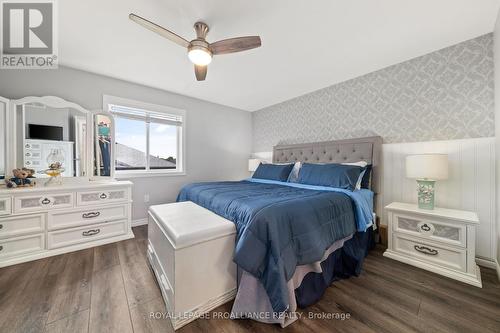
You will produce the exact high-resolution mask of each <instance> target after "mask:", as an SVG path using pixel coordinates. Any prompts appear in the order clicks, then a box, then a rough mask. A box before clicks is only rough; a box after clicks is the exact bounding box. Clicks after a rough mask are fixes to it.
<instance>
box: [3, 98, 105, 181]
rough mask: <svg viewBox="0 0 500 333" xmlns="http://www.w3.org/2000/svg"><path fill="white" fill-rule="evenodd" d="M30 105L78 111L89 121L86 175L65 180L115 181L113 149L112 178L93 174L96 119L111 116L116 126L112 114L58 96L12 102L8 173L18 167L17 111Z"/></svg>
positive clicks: (8, 137) (8, 125) (7, 155)
mask: <svg viewBox="0 0 500 333" xmlns="http://www.w3.org/2000/svg"><path fill="white" fill-rule="evenodd" d="M28 103H38V104H43V105H46V106H48V107H51V108H72V109H76V110H78V111H80V112H82V114H84V115H85V117H86V119H87V124H89V125H88V126H89V127H88V130H87V135H86V138H85V140H86V143H87V145H86V155H87V156H89V158H88V160H87V163H85V175H84V176H75V177H65V179H71V178H73V179H94V178H98V179H114V149H112V158H113V159H112V160H111V167H112V170H111V176H110V177H107V176H94V174H93V170H94V169H93V166H94V131H95V126H94V119H95V115H96V114H105V115H106V116H109V117H110V119H112V121H113V125H114V119H113V115H112V114H111V113H106V112H103V111H101V110H98V111H89V110H87V109H85V108H84V107H82V106H81V105H78V104H76V103H73V102H69V101H67V100H64V99H62V98H60V97H57V96H42V97H38V96H28V97H24V98H21V99H17V100H10V106H9V112H8V114H9V116H8V120H7V129H8V130H7V133H6V137H7V139H8V140H9V141H10V142H11V143H10V144H7V145H6V146H7V147H6V148H7V152H6V159H7V160H6V163H5V164H6V166H5V169H6V173H7V172H11V170H13V169H15V168H16V167H18V166H17V165H16V164H17V148H16V147H17V144H18V142H17V141H18V138H17V133H16V131H17V126H16V125H17V124H16V118H17V117H16V116H15V115H16V111H17V107H18V106H20V105H24V104H28ZM112 138H113V140H114V126H113V128H112ZM113 143H114V141H113ZM22 144H24V138H23V143H22Z"/></svg>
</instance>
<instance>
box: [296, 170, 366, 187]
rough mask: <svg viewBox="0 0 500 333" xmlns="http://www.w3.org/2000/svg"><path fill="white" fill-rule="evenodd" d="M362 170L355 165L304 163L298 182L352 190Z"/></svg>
mask: <svg viewBox="0 0 500 333" xmlns="http://www.w3.org/2000/svg"><path fill="white" fill-rule="evenodd" d="M363 170H364V168H362V167H359V166H355V165H343V164H336V163H332V164H311V163H304V164H303V165H302V168H301V169H300V173H299V183H301V184H308V185H318V186H329V187H338V188H343V189H346V190H351V191H353V190H354V189H355V188H356V183H357V181H358V178H359V175H360V174H361V172H362V171H363Z"/></svg>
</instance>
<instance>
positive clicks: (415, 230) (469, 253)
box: [384, 202, 482, 287]
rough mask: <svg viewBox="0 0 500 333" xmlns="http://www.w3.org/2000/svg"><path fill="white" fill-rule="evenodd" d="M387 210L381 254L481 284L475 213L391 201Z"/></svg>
mask: <svg viewBox="0 0 500 333" xmlns="http://www.w3.org/2000/svg"><path fill="white" fill-rule="evenodd" d="M385 209H386V210H387V212H388V217H389V219H388V222H389V225H388V231H389V232H388V248H387V250H386V251H385V252H384V256H386V257H389V258H392V259H395V260H399V261H402V262H404V263H407V264H410V265H413V266H416V267H420V268H423V269H426V270H429V271H431V272H434V273H437V274H441V275H444V276H447V277H449V278H452V279H456V280H459V281H462V282H465V283H468V284H472V285H474V286H477V287H482V283H481V273H480V271H479V267H478V266H477V265H476V260H475V257H476V255H475V240H476V226H477V225H478V224H479V219H478V217H477V214H476V213H474V212H467V211H461V210H454V209H445V208H435V209H434V210H425V209H419V208H418V206H417V205H414V204H408V203H400V202H393V203H391V204H390V205H388V206H387V207H385Z"/></svg>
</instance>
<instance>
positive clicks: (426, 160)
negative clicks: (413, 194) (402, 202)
mask: <svg viewBox="0 0 500 333" xmlns="http://www.w3.org/2000/svg"><path fill="white" fill-rule="evenodd" d="M406 177H408V178H414V179H416V180H417V191H418V208H421V209H434V196H435V190H434V185H435V183H436V180H442V179H447V178H448V155H446V154H420V155H409V156H406Z"/></svg>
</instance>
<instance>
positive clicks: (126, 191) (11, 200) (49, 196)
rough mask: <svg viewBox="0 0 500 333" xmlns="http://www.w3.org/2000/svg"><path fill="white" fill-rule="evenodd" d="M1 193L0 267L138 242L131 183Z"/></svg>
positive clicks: (2, 190) (75, 184)
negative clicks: (135, 240)
mask: <svg viewBox="0 0 500 333" xmlns="http://www.w3.org/2000/svg"><path fill="white" fill-rule="evenodd" d="M65 182H66V183H65V184H64V185H62V186H54V187H44V186H36V187H33V188H16V189H6V188H0V267H4V266H8V265H13V264H17V263H21V262H25V261H30V260H35V259H39V258H43V257H48V256H52V255H57V254H61V253H65V252H71V251H77V250H81V249H84V248H89V247H94V246H98V245H102V244H106V243H112V242H117V241H120V240H124V239H127V238H133V237H134V236H133V233H132V229H131V202H132V200H131V188H132V183H131V182H128V181H111V180H110V181H85V182H81V181H80V182H76V181H70V180H67V181H65Z"/></svg>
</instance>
